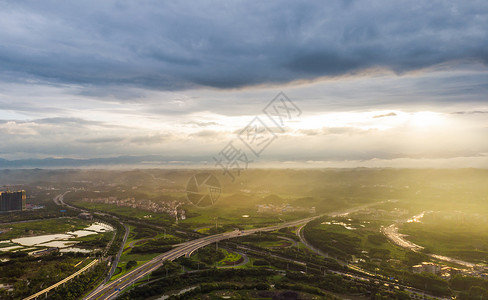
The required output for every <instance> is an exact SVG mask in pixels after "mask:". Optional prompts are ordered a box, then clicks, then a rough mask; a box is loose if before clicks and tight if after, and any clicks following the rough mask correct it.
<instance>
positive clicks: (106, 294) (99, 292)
mask: <svg viewBox="0 0 488 300" xmlns="http://www.w3.org/2000/svg"><path fill="white" fill-rule="evenodd" d="M379 203H381V202H378V203H371V204H367V205H362V206H358V207H354V208H351V209H347V210H344V211H341V212H333V213H329V214H324V215H330V216H338V215H347V214H349V213H352V212H355V211H359V210H362V209H364V208H367V207H369V206H373V205H377V204H379ZM324 215H320V216H314V217H310V218H305V219H301V220H296V221H291V222H285V223H281V224H277V225H273V226H268V227H263V228H255V229H248V230H243V231H239V230H235V231H232V232H226V233H221V234H216V235H212V236H208V237H203V238H200V239H196V240H192V241H188V242H185V243H182V244H179V245H178V246H177V247H175V248H173V249H172V250H170V251H168V252H166V253H163V254H161V255H159V256H157V257H155V258H153V259H152V260H150V261H148V262H146V263H145V264H143V265H141V266H139V267H138V268H136V269H134V270H132V271H131V272H129V273H127V274H125V275H124V276H122V277H120V278H119V279H117V280H115V281H113V282H111V283H108V284H106V285H102V286H100V287H99V288H97V289H96V290H95V291H94V292H92V293H91V294H89V295H88V296H87V297H85V299H113V298H115V297H116V296H117V295H118V294H119V293H120V292H122V291H123V290H124V289H126V288H128V287H129V286H130V285H131V284H133V283H134V282H136V281H137V280H139V279H141V278H143V277H144V276H146V275H148V274H150V273H151V272H153V271H154V270H156V269H158V268H159V267H161V266H162V265H163V263H164V261H167V260H168V261H172V260H174V259H177V258H179V257H182V256H185V255H187V256H189V255H191V254H192V253H193V252H194V251H196V250H198V249H200V248H202V247H205V246H207V245H210V244H212V243H215V242H219V241H221V240H226V239H230V238H234V237H238V236H245V235H250V234H254V233H256V232H260V231H261V232H266V231H274V230H278V229H281V228H285V227H291V226H297V225H300V224H303V223H308V222H310V221H312V220H314V219H316V218H319V217H321V216H324Z"/></svg>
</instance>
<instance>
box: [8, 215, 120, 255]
mask: <svg viewBox="0 0 488 300" xmlns="http://www.w3.org/2000/svg"><path fill="white" fill-rule="evenodd" d="M113 230H114V229H113V227H111V226H110V225H107V224H104V223H98V222H95V223H93V224H91V225H90V226H88V227H86V228H84V229H82V230H76V231H68V232H66V233H57V234H45V235H38V236H29V237H22V238H17V239H12V240H11V241H10V240H6V241H3V242H5V243H6V244H7V243H9V244H10V245H8V247H3V248H0V251H11V250H27V249H23V248H24V247H33V246H34V247H57V248H62V249H63V251H61V252H83V253H89V252H91V251H92V250H88V249H81V248H75V247H72V246H73V245H75V244H77V243H79V241H70V239H74V238H79V237H84V236H88V235H93V234H99V233H104V232H110V231H113ZM12 243H14V244H15V245H12ZM70 247H71V248H70Z"/></svg>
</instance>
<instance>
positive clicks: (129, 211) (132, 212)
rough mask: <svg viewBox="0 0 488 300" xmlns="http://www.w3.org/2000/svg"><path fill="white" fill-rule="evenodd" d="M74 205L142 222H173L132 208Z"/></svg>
mask: <svg viewBox="0 0 488 300" xmlns="http://www.w3.org/2000/svg"><path fill="white" fill-rule="evenodd" d="M73 204H75V205H77V206H80V207H83V208H87V209H91V210H98V211H103V212H108V213H113V214H116V215H120V216H127V217H132V218H138V219H141V220H146V221H151V222H154V223H165V224H166V223H168V222H172V221H173V220H172V219H170V217H169V215H168V214H165V213H155V212H150V211H145V210H141V209H133V208H131V207H126V206H114V205H112V204H105V203H91V202H83V201H76V202H73Z"/></svg>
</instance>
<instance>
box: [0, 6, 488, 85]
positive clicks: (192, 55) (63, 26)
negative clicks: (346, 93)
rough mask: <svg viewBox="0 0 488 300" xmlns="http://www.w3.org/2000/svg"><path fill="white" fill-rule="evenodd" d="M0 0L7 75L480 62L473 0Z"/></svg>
mask: <svg viewBox="0 0 488 300" xmlns="http://www.w3.org/2000/svg"><path fill="white" fill-rule="evenodd" d="M0 7H1V9H0V40H1V41H2V42H1V44H0V65H1V66H2V67H1V73H2V74H3V75H4V76H6V77H10V78H11V80H42V81H49V82H52V81H55V82H62V83H76V84H82V85H95V86H100V85H102V86H105V85H131V86H139V87H146V88H151V89H167V90H175V89H180V90H181V89H188V88H193V87H195V86H208V87H216V88H233V87H242V86H249V85H255V84H263V83H285V82H289V81H294V80H302V79H313V78H317V77H321V76H339V75H344V74H350V73H355V72H361V71H362V70H364V69H369V68H386V69H390V70H393V71H394V72H397V73H403V72H406V71H411V70H417V69H421V68H426V67H430V66H433V65H437V64H441V63H445V62H450V61H454V60H472V61H478V62H481V63H483V64H487V63H488V50H487V49H488V31H487V28H488V3H487V2H486V1H483V0H478V1H464V2H460V1H414V2H412V1H395V2H392V1H387V0H376V1H368V2H365V1H350V0H347V1H346V0H344V1H339V0H334V1H328V2H327V3H324V2H323V1H308V2H307V3H305V4H304V3H301V2H296V1H273V2H267V1H265V2H260V3H256V2H253V3H250V2H247V1H233V2H232V3H229V2H228V1H212V2H207V1H189V2H160V1H137V2H123V3H121V2H120V1H104V2H100V1H77V2H59V1H52V0H46V1H42V2H34V1H31V2H24V1H14V2H2V3H0ZM105 92H106V91H105Z"/></svg>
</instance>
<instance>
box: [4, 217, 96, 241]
mask: <svg viewBox="0 0 488 300" xmlns="http://www.w3.org/2000/svg"><path fill="white" fill-rule="evenodd" d="M90 223H92V222H89V221H84V220H81V219H78V218H59V219H48V220H41V221H35V222H26V223H16V224H9V225H7V226H6V227H7V229H8V230H6V231H4V232H3V233H1V234H0V240H7V239H13V238H19V237H23V236H33V235H43V234H54V233H64V232H66V231H73V230H79V229H83V228H85V227H86V226H87V225H89V224H90Z"/></svg>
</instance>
